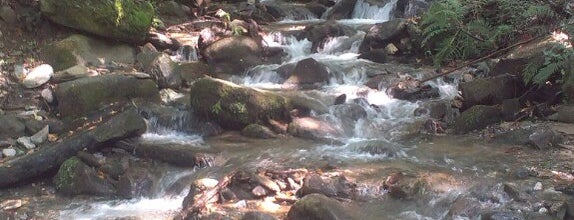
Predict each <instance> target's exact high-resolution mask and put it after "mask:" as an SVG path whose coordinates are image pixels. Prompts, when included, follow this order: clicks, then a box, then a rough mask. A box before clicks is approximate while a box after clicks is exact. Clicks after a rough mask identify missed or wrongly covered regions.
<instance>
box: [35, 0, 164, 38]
mask: <svg viewBox="0 0 574 220" xmlns="http://www.w3.org/2000/svg"><path fill="white" fill-rule="evenodd" d="M40 5H41V10H42V15H43V16H44V17H46V18H48V19H49V20H51V21H53V22H55V23H58V24H61V25H64V26H67V27H71V28H75V29H78V30H82V31H86V32H89V33H93V34H96V35H100V36H103V37H107V38H111V39H115V40H121V41H127V42H141V41H143V40H144V39H145V38H146V36H147V35H146V34H147V33H148V31H149V29H150V28H151V25H152V20H153V17H154V16H155V12H154V7H153V6H152V5H151V3H149V2H141V1H134V0H128V1H123V2H122V6H123V7H122V15H123V16H120V17H117V16H110V15H114V14H116V13H117V12H116V8H115V7H114V4H113V2H111V1H96V0H87V1H82V2H74V1H58V0H47V1H42V4H40Z"/></svg>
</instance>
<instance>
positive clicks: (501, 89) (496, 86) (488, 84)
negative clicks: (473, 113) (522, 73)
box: [459, 74, 524, 109]
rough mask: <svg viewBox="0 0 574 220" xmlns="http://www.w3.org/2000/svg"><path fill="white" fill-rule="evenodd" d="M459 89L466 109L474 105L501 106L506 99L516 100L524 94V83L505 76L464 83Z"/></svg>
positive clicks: (515, 78)
mask: <svg viewBox="0 0 574 220" xmlns="http://www.w3.org/2000/svg"><path fill="white" fill-rule="evenodd" d="M459 89H460V91H461V93H462V98H463V100H464V103H463V108H464V109H466V108H469V107H471V106H473V105H493V104H501V103H502V101H503V100H505V99H512V98H516V97H518V96H519V95H521V94H523V91H524V83H523V82H522V80H521V79H520V78H518V77H513V76H511V75H506V74H505V75H500V76H496V77H493V78H480V79H476V80H473V81H470V82H464V83H461V84H460V85H459Z"/></svg>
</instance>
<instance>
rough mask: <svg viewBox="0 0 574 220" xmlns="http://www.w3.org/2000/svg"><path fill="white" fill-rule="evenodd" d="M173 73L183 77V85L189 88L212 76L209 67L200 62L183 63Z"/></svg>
mask: <svg viewBox="0 0 574 220" xmlns="http://www.w3.org/2000/svg"><path fill="white" fill-rule="evenodd" d="M173 71H174V72H175V74H176V75H179V76H181V79H182V80H183V83H184V84H185V85H187V86H189V85H191V84H192V83H193V82H195V81H196V80H198V79H201V78H203V77H205V76H209V75H211V72H212V71H211V68H210V67H209V65H207V64H205V63H204V62H200V61H193V62H187V63H181V64H179V65H178V66H177V67H176V68H175V69H174V70H173Z"/></svg>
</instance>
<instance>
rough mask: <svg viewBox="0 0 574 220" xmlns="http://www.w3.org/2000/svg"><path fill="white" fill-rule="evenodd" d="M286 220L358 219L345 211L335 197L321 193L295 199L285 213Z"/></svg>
mask: <svg viewBox="0 0 574 220" xmlns="http://www.w3.org/2000/svg"><path fill="white" fill-rule="evenodd" d="M287 219H288V220H327V219H328V220H339V219H340V220H343V219H349V220H350V219H358V218H356V217H353V216H351V215H350V214H349V213H347V212H346V211H345V208H344V207H343V205H342V204H341V203H340V202H339V201H337V200H336V199H332V198H329V197H327V196H324V195H322V194H309V195H306V196H305V197H303V198H302V199H300V200H299V201H297V202H296V203H295V204H294V205H293V206H292V207H291V209H290V210H289V213H288V214H287Z"/></svg>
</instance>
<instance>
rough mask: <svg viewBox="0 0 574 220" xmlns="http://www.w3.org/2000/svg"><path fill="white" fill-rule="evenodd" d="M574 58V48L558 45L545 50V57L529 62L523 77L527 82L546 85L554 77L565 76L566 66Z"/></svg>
mask: <svg viewBox="0 0 574 220" xmlns="http://www.w3.org/2000/svg"><path fill="white" fill-rule="evenodd" d="M572 58H574V49H573V48H571V47H565V46H563V45H558V46H556V47H554V48H553V49H552V50H548V51H544V59H538V60H534V61H531V62H530V63H528V64H527V65H526V66H525V68H524V71H523V79H524V82H525V83H526V84H534V85H538V86H542V85H544V84H545V83H546V82H548V81H550V80H551V79H552V78H558V79H561V78H563V77H564V74H565V68H566V67H567V66H568V64H569V63H570V62H572Z"/></svg>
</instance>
